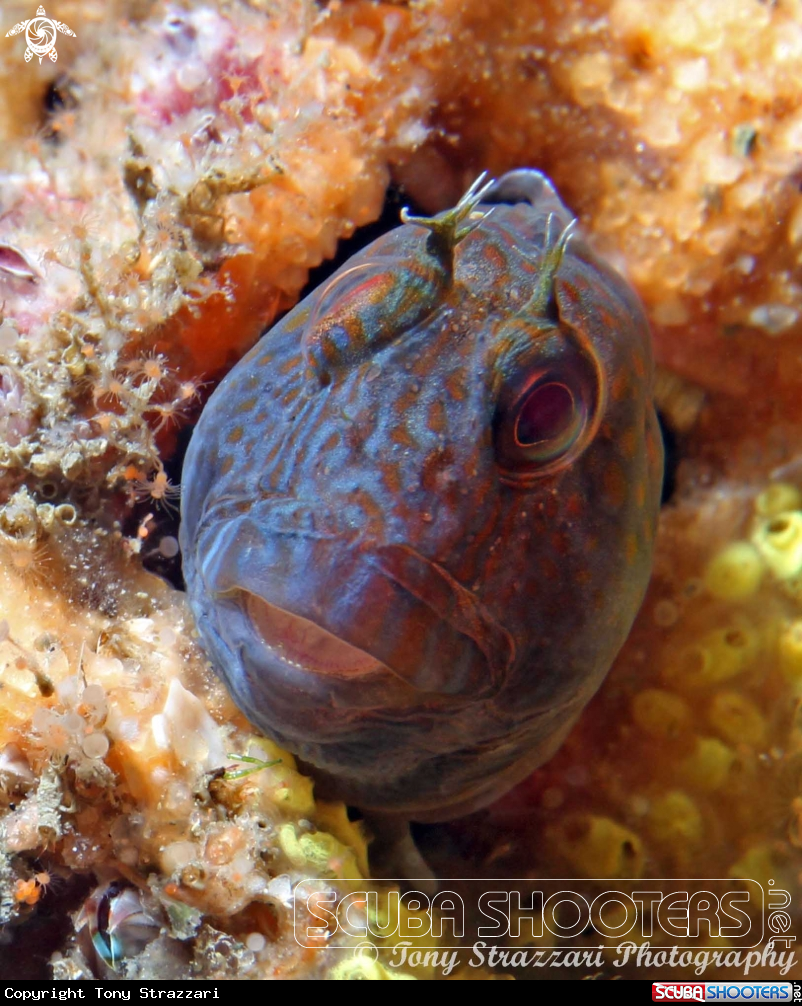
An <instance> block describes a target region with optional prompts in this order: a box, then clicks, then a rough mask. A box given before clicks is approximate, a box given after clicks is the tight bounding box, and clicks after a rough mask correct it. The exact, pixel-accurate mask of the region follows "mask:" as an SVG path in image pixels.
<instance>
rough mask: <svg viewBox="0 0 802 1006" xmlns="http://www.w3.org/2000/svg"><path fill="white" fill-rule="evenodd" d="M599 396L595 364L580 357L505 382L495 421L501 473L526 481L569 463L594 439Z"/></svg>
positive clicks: (507, 478)
mask: <svg viewBox="0 0 802 1006" xmlns="http://www.w3.org/2000/svg"><path fill="white" fill-rule="evenodd" d="M598 399H599V394H598V378H597V376H596V372H595V368H594V367H593V365H592V364H591V363H590V361H587V360H583V359H581V358H580V359H573V360H570V361H568V360H563V361H559V362H555V363H554V364H553V365H552V366H548V365H547V366H546V367H535V368H534V369H533V370H530V371H529V372H528V373H526V372H525V373H524V375H523V377H520V378H518V379H517V380H515V379H513V380H512V381H510V382H506V387H505V389H504V391H503V392H502V395H501V397H500V400H499V402H498V405H497V409H496V416H495V420H494V446H495V451H496V458H497V461H498V464H499V467H500V468H501V472H502V478H503V479H504V480H505V481H507V482H510V483H513V484H523V485H526V484H528V483H529V482H531V480H532V479H535V478H540V477H542V476H543V475H548V474H551V473H552V472H554V471H556V470H558V469H560V468H562V467H564V466H565V465H567V464H569V463H570V462H571V461H572V460H573V459H574V458H575V457H576V456H577V455H578V454H579V453H580V452H581V451H582V450H583V449H584V448H585V446H586V445H587V443H588V442H589V440H590V437H591V435H592V433H593V428H594V426H595V424H594V418H595V416H596V414H597V413H598Z"/></svg>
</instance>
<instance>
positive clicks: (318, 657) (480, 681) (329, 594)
mask: <svg viewBox="0 0 802 1006" xmlns="http://www.w3.org/2000/svg"><path fill="white" fill-rule="evenodd" d="M204 539H205V540H204ZM196 554H197V555H198V556H200V557H201V558H200V560H199V561H198V574H199V577H200V579H201V581H202V582H203V583H204V589H205V592H206V593H207V596H208V597H210V598H213V599H214V601H213V603H212V604H211V605H209V604H208V603H207V604H205V605H204V607H205V612H206V615H205V617H204V618H203V619H202V620H201V625H200V629H201V632H202V634H203V635H204V636H206V637H209V636H210V635H211V636H212V637H214V638H213V639H212V640H211V642H212V644H213V646H212V648H213V649H215V650H220V649H221V647H222V648H224V649H225V650H226V651H227V654H226V656H227V658H228V660H229V661H230V659H231V656H232V655H236V658H238V660H239V662H240V663H241V664H242V666H243V668H244V669H245V672H246V674H247V676H248V679H249V682H248V687H249V688H250V689H252V690H253V689H258V690H261V689H263V688H267V690H268V691H270V692H271V694H272V695H273V696H274V698H275V693H276V690H283V691H286V692H287V693H288V694H289V693H290V692H291V693H292V697H293V702H294V703H296V706H297V705H298V704H300V706H304V707H307V709H311V708H313V707H315V706H317V705H319V704H320V702H321V699H323V700H324V701H323V706H324V707H325V706H328V707H329V708H333V707H341V708H343V707H346V706H352V707H354V708H366V707H369V708H385V709H392V708H397V709H402V708H411V707H414V706H418V705H425V706H426V707H427V708H431V707H432V706H435V705H437V704H438V703H440V702H443V703H449V704H450V703H453V702H454V701H455V700H457V701H459V700H460V699H463V700H464V701H465V702H474V701H477V700H478V699H483V698H490V697H492V696H493V695H494V694H495V693H496V692H497V691H498V690H499V689H500V688H501V687H502V685H503V683H504V680H505V678H506V676H507V674H508V672H509V670H510V668H511V667H512V666H513V664H514V663H515V660H516V645H515V641H514V639H513V637H512V635H511V634H510V633H509V632H508V631H507V630H506V629H505V628H504V627H503V626H502V625H501V624H500V623H499V622H498V621H497V620H496V619H495V617H494V616H493V614H492V613H491V612H490V611H489V610H488V609H487V608H486V607H485V606H484V605H483V604H482V603H481V602H480V601H479V599H478V598H477V597H476V595H475V594H473V593H472V592H471V591H469V590H468V589H467V588H465V587H464V586H463V585H462V584H460V583H459V582H458V581H457V580H456V579H454V578H453V577H452V576H451V575H450V574H449V573H448V572H447V570H446V569H445V568H444V567H443V566H442V565H440V564H438V563H437V562H435V561H433V560H432V559H429V558H427V557H425V556H423V555H422V554H421V553H419V552H417V551H416V550H415V549H413V548H412V547H410V546H409V545H406V544H377V543H375V542H370V541H365V540H361V539H359V538H358V537H354V538H352V539H347V540H343V539H342V538H341V537H338V538H333V537H332V538H330V537H329V536H327V535H325V534H316V535H309V534H306V535H304V534H299V533H297V530H296V531H295V532H288V533H285V534H281V533H277V531H276V529H275V528H271V529H270V530H269V531H266V530H265V528H264V526H261V522H260V521H259V520H258V519H253V518H252V517H245V518H241V519H239V520H231V521H229V522H227V523H226V524H225V525H224V526H223V527H221V526H220V525H219V524H218V525H216V526H215V527H214V528H213V529H210V530H209V531H208V532H207V534H206V535H203V536H202V537H201V540H200V542H199V547H198V551H197V553H196ZM220 663H221V666H223V667H224V666H225V664H226V660H221V661H220ZM229 666H230V664H229ZM224 673H225V675H226V678H227V680H228V679H229V678H230V677H231V672H230V671H227V672H224ZM232 691H234V692H235V693H236V692H237V691H238V688H237V687H236V682H234V683H233V687H232ZM243 691H245V689H243ZM252 702H253V698H252V697H251V698H250V699H249V700H248V702H247V705H246V708H248V707H249V706H250V704H251V703H252ZM293 718H295V717H293Z"/></svg>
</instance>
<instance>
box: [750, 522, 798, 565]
mask: <svg viewBox="0 0 802 1006" xmlns="http://www.w3.org/2000/svg"><path fill="white" fill-rule="evenodd" d="M752 542H753V543H754V545H755V546H756V548H757V549H758V551H759V552H760V554H761V555H762V556H763V558H764V560H765V562H766V565H767V566H768V567H769V569H770V570H771V572H772V573H773V574H774V575H775V576H776V577H777V579H778V580H787V579H789V578H790V577H792V576H794V575H795V574H796V573H798V572H799V571H800V570H802V510H786V511H783V512H782V513H775V514H774V515H773V516H772V517H771V518H770V519H768V520H764V521H761V522H760V523H759V524H758V527H757V529H756V531H755V533H754V534H753V535H752Z"/></svg>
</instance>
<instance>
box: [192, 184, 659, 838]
mask: <svg viewBox="0 0 802 1006" xmlns="http://www.w3.org/2000/svg"><path fill="white" fill-rule="evenodd" d="M404 219H405V220H406V223H405V225H404V226H402V227H400V228H398V229H396V230H394V231H392V232H390V233H389V234H387V235H385V236H384V237H382V238H380V239H379V240H378V241H376V242H374V243H373V244H372V245H370V246H369V247H368V248H367V249H365V250H364V251H363V252H361V253H359V254H358V255H356V256H354V257H353V258H352V259H351V260H350V261H349V262H347V263H346V264H345V266H343V267H342V268H341V269H340V270H339V271H338V272H337V273H335V274H334V276H333V277H332V278H331V279H330V280H328V282H327V283H326V284H325V285H324V286H322V287H321V288H319V289H318V290H316V291H315V292H314V293H313V294H311V295H310V296H309V297H308V298H307V299H306V300H305V301H303V302H302V303H301V304H299V305H298V306H297V307H296V308H295V310H293V311H292V312H291V313H290V314H289V315H287V317H286V318H285V319H284V320H283V321H282V322H281V323H280V324H278V325H277V326H276V327H274V328H273V329H272V330H271V331H270V332H269V333H268V334H267V335H266V336H265V337H264V338H263V339H262V340H261V342H260V343H259V344H258V345H257V346H256V347H255V348H254V349H253V350H252V351H251V353H249V354H248V355H247V356H246V357H245V358H244V359H243V360H242V361H241V362H240V363H239V364H238V365H237V366H236V367H235V368H234V370H233V371H232V372H231V373H230V374H229V376H228V377H227V378H226V379H225V380H224V381H223V382H222V384H221V385H220V386H219V388H218V389H217V391H216V392H215V394H214V395H213V396H212V398H211V400H210V402H209V404H208V405H207V407H206V409H205V411H204V413H203V415H202V417H201V420H200V422H199V424H198V427H197V429H196V431H195V433H194V436H193V439H192V443H191V445H190V449H189V452H188V454H187V458H186V465H185V469H184V487H185V491H184V499H183V520H182V526H181V535H182V547H183V553H184V563H185V575H186V580H187V586H188V591H189V595H190V599H191V603H192V605H193V608H194V610H195V613H196V617H197V621H198V627H199V630H200V633H201V638H202V640H203V642H204V644H205V647H206V649H207V651H208V653H209V654H210V656H211V657H212V659H213V661H214V663H215V665H216V667H217V669H218V671H219V673H220V674H221V675H222V677H223V678H224V680H225V681H226V683H227V685H228V687H229V689H230V690H231V692H232V695H233V696H234V698H235V700H236V701H237V703H238V704H239V705H240V707H241V708H242V709H243V711H245V712H246V714H247V715H248V716H249V718H250V719H251V720H252V721H253V722H254V723H255V724H257V725H258V726H259V727H260V728H261V729H263V730H264V731H266V732H267V733H268V734H269V735H271V736H272V737H274V738H275V739H276V740H278V741H279V742H280V743H282V744H284V745H286V746H288V747H289V748H290V749H291V750H293V751H294V752H296V753H297V754H298V755H299V756H300V757H302V758H303V759H304V760H305V761H307V762H309V763H310V764H312V765H313V766H315V767H316V769H317V770H318V772H319V774H320V776H321V777H322V778H323V779H327V780H328V781H329V782H332V781H333V783H334V786H335V791H336V792H337V794H338V795H339V796H341V797H342V798H344V799H347V800H349V801H351V802H353V803H356V804H359V805H362V806H367V807H374V808H377V809H384V810H394V811H400V812H403V813H407V814H409V815H411V816H414V817H419V818H437V817H448V816H452V815H454V814H456V813H458V812H461V811H463V810H465V809H469V808H471V807H474V806H477V805H480V804H482V803H485V802H487V801H489V800H491V799H493V798H494V797H496V796H498V795H499V794H500V793H501V792H503V791H504V790H505V789H506V788H508V787H509V786H510V785H512V784H513V783H514V782H515V781H517V780H519V779H520V778H522V777H523V776H524V775H526V774H527V773H528V772H529V771H531V769H532V768H534V767H535V766H536V765H538V764H540V763H542V762H543V761H544V760H545V759H546V758H547V757H548V756H549V755H550V754H551V753H552V752H553V751H554V750H555V748H556V747H557V746H558V745H559V743H560V742H561V740H562V738H563V737H564V736H565V733H566V731H567V730H568V729H569V728H570V726H571V724H572V723H573V722H574V720H575V719H576V717H577V715H578V714H579V712H580V711H581V709H582V708H583V706H584V705H585V703H586V702H587V701H588V699H589V698H590V697H591V695H592V694H593V693H594V691H595V690H596V688H597V687H598V685H599V684H600V682H601V680H602V678H603V676H604V675H605V673H606V672H607V670H608V668H609V666H610V663H611V662H612V660H613V658H614V656H615V654H616V653H617V651H618V649H619V648H620V646H621V644H622V643H623V641H624V639H625V637H626V634H627V632H628V630H629V627H630V625H631V623H632V619H633V618H634V616H635V613H636V611H637V609H638V606H639V605H640V603H641V600H642V597H643V593H644V590H645V587H646V583H647V580H648V577H649V572H650V568H651V555H652V545H653V539H654V533H655V524H656V517H657V511H658V506H659V498H660V484H661V477H662V448H661V442H660V436H659V432H658V430H657V422H656V416H655V412H654V407H653V404H652V400H651V381H652V358H651V346H650V338H649V331H648V327H647V324H646V321H645V319H644V316H643V313H642V311H641V308H640V306H639V304H638V302H637V300H636V298H635V297H634V295H633V294H632V292H631V291H630V289H629V287H628V286H627V284H626V283H625V281H624V280H623V278H622V277H621V276H620V275H619V274H617V273H616V272H615V271H614V270H613V269H612V268H610V267H609V266H607V265H606V264H605V263H604V262H603V261H601V260H599V259H598V258H597V257H596V256H595V255H594V254H593V253H592V251H591V250H590V248H589V247H588V246H587V245H586V244H585V242H584V241H583V239H582V237H581V236H580V235H579V234H578V233H576V232H575V231H574V230H573V220H572V217H571V214H570V213H569V212H568V211H567V210H566V208H565V207H564V206H563V204H562V203H561V202H560V200H559V198H558V196H557V194H556V192H555V191H554V189H553V188H552V186H551V184H550V183H549V182H548V180H547V179H545V178H544V176H543V175H541V174H540V173H539V172H536V171H532V170H521V171H516V172H512V173H510V174H508V175H505V176H504V177H503V178H502V179H501V180H500V181H499V182H496V183H492V184H488V185H486V186H485V187H484V188H480V187H479V183H477V184H476V185H475V186H473V187H472V188H471V190H469V192H468V193H467V194H466V195H465V196H464V197H463V199H462V200H461V201H460V202H459V204H458V205H457V206H456V207H455V208H454V209H453V210H449V211H446V212H445V213H441V214H439V215H438V216H437V217H433V218H414V217H408V216H407V217H405V218H404Z"/></svg>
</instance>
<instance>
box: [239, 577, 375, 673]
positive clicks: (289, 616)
mask: <svg viewBox="0 0 802 1006" xmlns="http://www.w3.org/2000/svg"><path fill="white" fill-rule="evenodd" d="M245 610H246V611H247V613H248V617H249V618H250V620H251V622H252V623H253V625H254V627H255V628H256V629H257V630H258V631H259V634H260V636H261V637H262V642H263V643H264V645H265V646H266V647H267V648H268V650H270V651H271V652H272V653H273V654H274V655H275V656H276V657H278V658H279V659H280V660H282V661H283V662H284V663H285V664H289V665H290V666H291V667H296V668H298V669H299V670H302V671H310V672H311V673H313V674H320V675H331V676H334V677H348V678H353V677H359V676H363V675H368V674H370V675H372V674H376V673H377V672H379V673H382V672H383V673H389V674H392V671H391V670H390V668H389V667H387V665H386V664H383V663H382V662H381V661H380V660H377V659H376V657H374V656H372V655H371V654H370V653H367V652H366V651H365V650H361V649H360V648H359V647H358V646H352V645H351V643H346V642H345V640H344V639H341V638H340V637H339V636H335V635H334V633H332V632H329V631H328V629H324V628H323V627H322V626H320V625H318V624H317V623H316V622H312V621H311V620H310V619H308V618H304V617H303V616H302V615H295V614H293V613H292V612H290V611H287V610H286V609H284V608H280V607H279V606H278V605H276V604H271V603H270V602H269V601H266V600H265V599H264V598H263V597H257V596H256V595H255V594H250V593H249V594H247V595H246V601H245Z"/></svg>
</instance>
